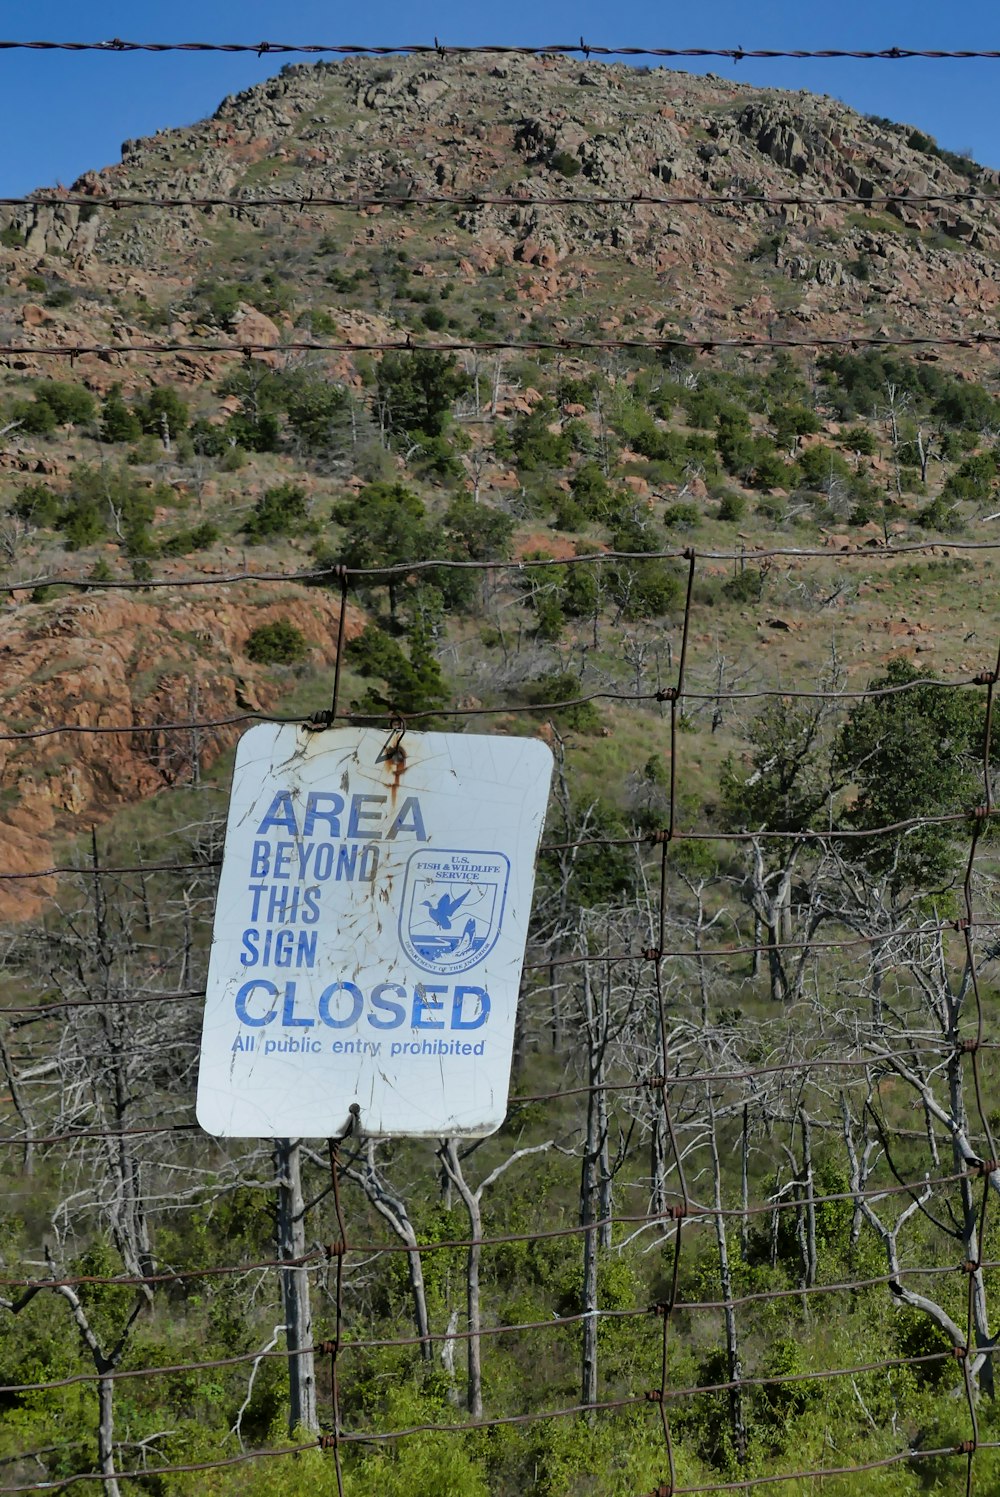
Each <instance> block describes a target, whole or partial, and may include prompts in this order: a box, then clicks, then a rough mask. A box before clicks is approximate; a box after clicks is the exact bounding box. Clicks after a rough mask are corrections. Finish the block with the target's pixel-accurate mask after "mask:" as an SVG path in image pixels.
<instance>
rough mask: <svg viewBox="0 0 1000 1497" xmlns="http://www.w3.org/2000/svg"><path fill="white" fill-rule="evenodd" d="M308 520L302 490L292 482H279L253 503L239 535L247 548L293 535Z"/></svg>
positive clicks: (307, 507)
mask: <svg viewBox="0 0 1000 1497" xmlns="http://www.w3.org/2000/svg"><path fill="white" fill-rule="evenodd" d="M308 518H309V505H308V501H307V500H306V496H305V491H304V490H303V489H300V488H298V487H297V486H296V485H295V484H294V483H279V484H278V485H277V486H276V487H275V488H273V489H267V490H265V492H264V493H263V494H262V495H261V497H260V498H259V499H258V500H257V502H256V504H255V505H254V507H253V513H252V514H251V515H250V517H249V519H248V520H247V522H246V524H245V525H244V526H243V534H244V535H245V536H247V538H248V539H249V541H250V543H251V545H259V544H260V543H261V542H262V541H266V540H270V539H271V538H272V537H273V536H277V535H294V534H295V533H296V531H298V530H300V529H301V527H302V525H303V524H304V523H305V521H306V520H307V519H308Z"/></svg>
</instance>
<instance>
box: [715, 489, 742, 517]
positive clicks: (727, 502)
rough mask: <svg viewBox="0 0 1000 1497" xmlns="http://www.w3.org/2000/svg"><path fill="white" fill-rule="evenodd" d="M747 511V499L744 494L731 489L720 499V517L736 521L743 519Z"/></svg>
mask: <svg viewBox="0 0 1000 1497" xmlns="http://www.w3.org/2000/svg"><path fill="white" fill-rule="evenodd" d="M746 512H747V501H746V499H745V498H744V496H743V495H742V494H737V493H735V492H734V491H733V490H731V489H730V490H729V491H728V492H727V493H725V494H723V496H722V498H721V499H720V500H719V519H720V520H728V521H732V522H735V521H737V520H742V519H743V516H744V515H745V514H746Z"/></svg>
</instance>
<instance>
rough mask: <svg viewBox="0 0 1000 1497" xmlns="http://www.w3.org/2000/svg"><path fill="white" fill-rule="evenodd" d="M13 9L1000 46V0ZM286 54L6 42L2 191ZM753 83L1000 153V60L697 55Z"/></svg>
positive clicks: (398, 1)
mask: <svg viewBox="0 0 1000 1497" xmlns="http://www.w3.org/2000/svg"><path fill="white" fill-rule="evenodd" d="M14 9H15V7H14V6H13V5H11V4H10V3H8V4H7V5H6V6H5V7H3V9H2V10H0V34H2V36H3V38H4V39H17V40H29V39H30V40H35V39H45V40H61V41H95V40H106V39H108V38H110V37H114V36H120V37H125V38H127V39H129V40H142V41H249V42H255V41H258V40H262V39H265V38H266V39H267V40H271V41H299V42H315V41H323V42H357V43H364V44H368V45H372V44H383V45H387V44H396V43H401V42H425V41H431V40H433V38H434V37H435V36H437V37H438V38H440V40H441V41H442V42H447V43H451V44H468V43H475V42H506V43H515V42H521V43H527V44H531V45H543V44H545V43H554V42H572V41H575V40H577V39H578V38H579V37H580V36H583V37H585V38H586V40H587V41H588V42H590V43H592V44H599V45H613V44H615V43H617V44H620V45H622V44H628V45H640V44H645V45H650V46H672V47H673V46H676V47H688V46H708V47H713V46H721V47H747V48H754V47H806V48H818V47H851V48H882V47H890V46H906V47H916V48H935V47H939V48H948V49H955V48H993V47H998V46H1000V11H998V6H997V0H965V3H964V4H963V5H962V6H948V5H943V4H942V3H941V0H909V3H907V0H840V3H839V4H838V5H836V6H832V5H824V6H820V5H815V4H814V5H808V4H804V3H802V0H795V3H794V4H793V3H791V0H777V3H774V0H772V3H768V0H758V3H756V4H754V5H748V4H747V3H746V0H714V3H712V4H703V5H700V6H698V5H686V6H676V7H675V6H669V7H668V6H665V5H663V4H662V0H661V3H660V4H658V5H654V4H652V3H650V0H617V3H616V4H614V5H608V4H607V3H606V0H605V3H598V0H575V3H573V4H569V3H564V0H555V3H552V0H550V3H548V4H546V5H539V4H537V3H528V0H505V3H504V5H503V6H502V7H499V6H498V7H496V13H494V12H491V11H490V10H489V9H488V8H487V7H484V6H475V7H473V6H469V5H468V4H459V3H458V0H438V3H436V4H434V5H431V4H429V3H428V0H410V3H408V4H407V3H402V0H390V3H375V4H371V5H369V6H367V7H363V6H358V7H351V8H346V7H340V6H333V5H331V4H329V0H289V3H286V4H284V5H275V4H273V3H265V0H202V3H201V4H194V3H192V0H170V3H169V4H168V3H166V0H144V3H143V4H141V5H137V4H136V3H135V0H110V3H101V0H96V3H95V0H91V3H87V4H81V3H79V0H77V3H75V4H71V3H69V0H32V3H31V4H26V3H22V4H20V5H18V6H17V7H16V10H17V14H12V12H13V11H14ZM279 66H280V61H279V60H276V59H274V58H264V59H262V60H260V61H258V59H257V58H255V57H234V56H225V55H205V56H197V55H194V56H185V55H184V54H173V55H167V56H162V57H156V56H143V55H129V56H114V55H112V56H101V55H95V54H88V53H83V54H63V53H30V52H7V53H2V54H0V98H2V100H3V109H4V116H5V119H6V122H7V125H6V131H5V137H4V140H3V150H2V151H0V194H2V195H14V194H19V193H24V192H28V191H30V190H31V189H32V188H33V187H37V186H51V185H53V184H55V183H56V182H62V183H63V184H66V185H68V184H69V183H70V182H72V181H73V179H74V178H75V177H76V176H78V175H79V174H80V173H81V172H82V171H85V170H87V169H88V168H89V167H99V166H106V165H108V164H109V163H111V162H112V161H115V160H117V159H118V155H119V149H120V146H121V142H122V141H123V140H124V139H126V138H127V137H129V136H135V135H148V134H152V132H153V131H154V130H156V129H157V128H160V127H166V126H171V125H182V124H189V123H191V122H192V121H193V120H196V119H200V118H202V117H203V116H204V115H206V114H210V113H212V111H213V110H214V109H215V107H216V105H217V104H218V102H219V101H220V99H221V98H222V97H223V96H224V95H225V94H227V93H232V92H234V91H236V90H238V89H241V88H245V87H247V86H248V85H249V84H251V83H254V82H256V81H258V80H259V79H261V78H265V77H268V76H269V75H270V74H272V73H274V72H276V71H277V69H278V67H279ZM693 68H694V69H695V70H697V71H703V72H704V71H715V72H719V73H722V74H724V75H726V76H734V77H737V78H739V79H741V80H743V81H746V82H750V83H760V84H769V85H777V86H780V87H785V88H807V89H810V90H812V91H814V92H818V93H829V94H833V95H835V96H837V97H838V98H841V99H843V100H845V101H846V102H847V103H849V104H851V105H853V106H854V107H855V108H857V109H859V110H861V111H862V112H863V113H871V114H883V115H888V116H889V117H891V118H893V119H899V120H904V121H906V122H908V123H911V124H914V125H917V126H919V127H920V128H921V129H923V130H925V131H928V132H929V133H930V134H932V135H934V136H936V137H937V138H938V140H939V142H940V144H941V145H943V146H947V147H948V148H950V149H951V150H965V149H970V150H971V151H972V152H973V154H974V155H975V156H976V158H977V159H978V160H979V161H982V162H983V163H985V164H986V165H990V166H1000V111H998V110H997V107H996V100H997V97H998V93H1000V61H997V62H985V61H984V62H978V61H974V62H922V61H906V62H848V61H838V62H825V63H824V62H811V61H798V62H796V61H784V62H773V63H767V64H764V63H749V62H743V63H740V64H739V65H738V66H734V65H733V64H731V63H726V62H716V63H707V64H705V65H704V66H702V67H697V65H693Z"/></svg>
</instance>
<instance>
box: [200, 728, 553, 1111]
mask: <svg viewBox="0 0 1000 1497" xmlns="http://www.w3.org/2000/svg"><path fill="white" fill-rule="evenodd" d="M396 739H397V735H396V734H395V733H394V734H392V735H391V737H390V739H389V740H388V741H387V739H386V734H385V732H384V731H380V730H377V729H371V728H368V729H355V728H338V729H328V730H326V731H323V732H315V731H312V730H310V729H308V728H300V727H296V726H294V725H291V726H290V725H280V726H279V725H275V724H271V723H265V724H261V725H260V726H258V727H254V728H251V729H250V730H249V731H248V732H247V733H245V734H244V735H243V737H242V738H241V740H240V743H239V747H238V749H237V754H236V769H235V773H234V776H233V791H232V799H231V802H230V807H229V821H228V825H227V828H226V846H225V854H224V857H223V863H222V876H221V880H220V884H219V896H218V904H217V906H216V914H215V931H214V938H213V944H212V954H211V960H210V963H209V972H208V992H207V998H206V1003H205V1022H204V1029H203V1034H202V1046H201V1069H200V1073H199V1077H198V1121H199V1122H200V1123H201V1125H202V1127H203V1128H205V1129H206V1130H207V1131H208V1132H209V1133H213V1134H216V1135H219V1136H222V1137H236V1138H272V1137H284V1136H289V1137H295V1136H305V1137H322V1136H327V1135H330V1134H335V1133H340V1132H342V1131H343V1130H344V1129H345V1127H346V1125H347V1123H348V1120H349V1115H350V1113H349V1109H350V1108H351V1105H352V1104H353V1103H357V1104H358V1106H359V1107H360V1119H359V1121H360V1125H361V1127H362V1128H363V1129H364V1130H365V1132H367V1133H371V1134H388V1133H394V1134H411V1135H429V1136H438V1135H441V1134H464V1135H466V1136H480V1135H484V1134H487V1133H492V1132H493V1131H494V1130H495V1129H496V1128H498V1127H499V1126H500V1124H501V1122H502V1121H503V1118H504V1114H505V1112H506V1108H507V1092H508V1086H509V1082H510V1063H511V1055H512V1052H513V1044H514V1018H515V1013H516V1009H517V996H518V988H519V984H520V978H521V966H522V963H523V960H524V947H525V941H526V939H527V932H528V915H529V912H530V907H531V893H532V887H533V884H534V870H535V856H536V853H537V850H538V842H539V838H540V837H541V832H542V822H543V819H544V815H545V806H546V801H547V799H548V791H549V781H550V779H551V774H552V755H551V753H550V752H549V750H548V748H547V747H546V745H545V744H543V743H539V742H537V741H536V740H533V739H523V738H486V737H479V736H472V735H468V736H466V735H464V734H457V733H409V732H408V733H406V735H405V737H404V738H403V739H402V741H401V742H400V744H399V750H402V752H401V753H400V752H399V750H395V745H396ZM394 750H395V751H394Z"/></svg>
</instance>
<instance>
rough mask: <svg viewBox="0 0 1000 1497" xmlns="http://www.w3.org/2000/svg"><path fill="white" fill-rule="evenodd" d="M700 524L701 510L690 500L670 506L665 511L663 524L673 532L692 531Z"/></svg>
mask: <svg viewBox="0 0 1000 1497" xmlns="http://www.w3.org/2000/svg"><path fill="white" fill-rule="evenodd" d="M700 522H701V510H700V509H699V508H698V506H697V504H693V503H692V502H691V501H690V500H688V499H682V500H681V501H680V503H679V504H670V505H668V506H667V508H666V509H665V510H664V511H663V523H664V525H666V526H667V527H668V528H669V529H671V530H672V529H675V528H676V529H680V530H688V529H692V528H693V527H694V526H695V525H698V524H700Z"/></svg>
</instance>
